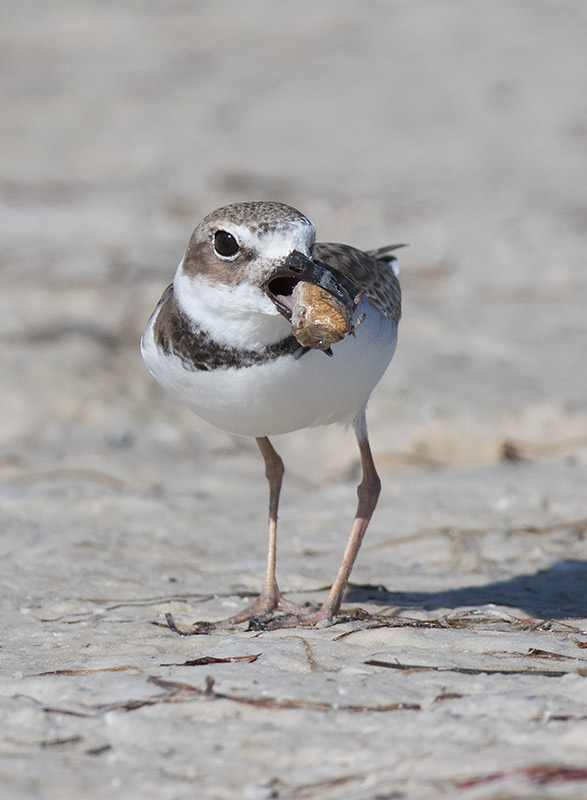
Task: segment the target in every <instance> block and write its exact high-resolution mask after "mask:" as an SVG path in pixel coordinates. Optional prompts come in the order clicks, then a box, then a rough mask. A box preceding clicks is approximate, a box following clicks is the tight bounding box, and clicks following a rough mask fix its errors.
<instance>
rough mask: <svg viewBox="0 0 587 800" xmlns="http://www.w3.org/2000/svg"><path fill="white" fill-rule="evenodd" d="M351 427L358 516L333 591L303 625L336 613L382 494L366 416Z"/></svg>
mask: <svg viewBox="0 0 587 800" xmlns="http://www.w3.org/2000/svg"><path fill="white" fill-rule="evenodd" d="M354 427H355V434H356V437H357V443H358V445H359V452H360V454H361V468H362V471H363V477H362V480H361V483H360V484H359V486H358V488H357V495H358V497H359V503H358V506H357V512H356V514H355V519H354V521H353V527H352V529H351V534H350V536H349V540H348V542H347V546H346V549H345V551H344V555H343V557H342V562H341V564H340V567H339V568H338V573H337V575H336V578H335V580H334V583H333V584H332V588H331V589H330V592H329V594H328V597H327V598H326V600H325V601H324V604H323V606H322V608H321V609H320V611H318V612H317V613H315V614H310V615H309V616H308V618H307V623H306V624H315V623H316V622H319V621H320V620H329V621H331V620H332V619H334V617H335V616H336V614H337V613H338V610H339V608H340V604H341V602H342V597H343V594H344V591H345V589H346V587H347V584H348V582H349V576H350V574H351V570H352V568H353V564H354V563H355V559H356V558H357V553H358V552H359V548H360V547H361V542H362V541H363V536H364V535H365V531H366V530H367V526H368V525H369V520H370V519H371V517H372V515H373V512H374V511H375V507H376V505H377V500H378V499H379V493H380V491H381V481H380V480H379V475H378V474H377V470H376V469H375V462H374V461H373V455H372V453H371V447H370V446H369V437H368V435H367V425H366V421H365V412H362V413H361V414H359V415H358V416H357V418H356V419H355V424H354Z"/></svg>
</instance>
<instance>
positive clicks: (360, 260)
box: [312, 242, 401, 322]
mask: <svg viewBox="0 0 587 800" xmlns="http://www.w3.org/2000/svg"><path fill="white" fill-rule="evenodd" d="M396 246H397V245H390V246H389V247H381V248H379V249H378V250H373V251H370V252H369V253H364V252H363V251H362V250H357V248H356V247H351V246H350V245H346V244H336V243H334V242H317V243H316V244H315V245H314V247H313V248H312V258H315V259H316V260H317V261H322V262H324V263H325V264H327V265H329V266H331V267H333V268H334V269H337V270H338V271H339V272H341V273H342V274H343V275H344V276H345V277H346V278H348V279H349V280H350V281H351V282H352V283H353V284H354V285H355V286H356V287H357V288H358V289H360V291H361V292H362V294H363V296H364V297H365V298H366V299H367V300H370V301H371V302H372V303H373V305H374V306H375V307H376V308H377V309H379V311H382V312H383V313H384V314H386V315H387V316H389V317H391V318H392V319H394V320H395V321H396V322H399V319H400V316H401V290H400V285H399V280H398V278H397V274H396V270H394V262H395V263H397V262H396V259H395V258H394V257H393V256H391V255H390V252H391V251H392V250H393V249H394V247H396Z"/></svg>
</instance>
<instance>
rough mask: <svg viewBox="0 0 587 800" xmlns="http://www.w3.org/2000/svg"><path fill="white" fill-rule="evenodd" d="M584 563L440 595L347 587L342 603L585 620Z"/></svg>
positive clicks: (586, 571) (565, 564) (586, 577)
mask: <svg viewBox="0 0 587 800" xmlns="http://www.w3.org/2000/svg"><path fill="white" fill-rule="evenodd" d="M586 589H587V561H559V562H557V563H555V564H553V565H552V566H550V567H549V568H548V569H545V570H541V571H540V572H537V573H535V574H534V575H518V576H516V577H515V578H510V579H509V580H506V581H496V582H495V583H488V584H485V585H484V586H466V587H463V588H461V589H449V590H448V591H442V592H391V591H389V589H387V588H386V587H385V586H372V585H370V584H364V585H358V584H351V585H350V586H349V588H348V590H347V593H346V596H345V602H346V603H375V604H377V605H382V606H399V607H413V606H419V607H423V608H425V609H433V608H457V607H461V606H482V605H487V604H489V603H494V604H497V605H504V606H511V607H512V608H519V609H523V610H524V611H526V612H527V613H528V614H531V615H532V616H533V617H537V618H540V619H557V618H559V619H560V618H563V619H568V618H584V617H587V591H586Z"/></svg>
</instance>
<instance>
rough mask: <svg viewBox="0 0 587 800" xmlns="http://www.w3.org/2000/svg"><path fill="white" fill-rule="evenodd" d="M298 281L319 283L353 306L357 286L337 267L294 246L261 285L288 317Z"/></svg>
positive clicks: (337, 297) (288, 317)
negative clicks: (312, 257) (315, 258)
mask: <svg viewBox="0 0 587 800" xmlns="http://www.w3.org/2000/svg"><path fill="white" fill-rule="evenodd" d="M300 281H304V282H305V283H313V284H315V285H316V286H320V287H322V288H323V289H324V290H325V291H327V292H329V294H331V295H332V296H333V297H335V298H336V299H337V300H339V301H340V302H341V303H343V304H344V305H345V306H346V307H348V308H349V309H351V311H352V310H353V309H354V307H355V298H356V296H357V290H356V289H355V287H354V286H353V285H352V284H351V283H350V281H348V280H347V279H346V278H344V276H343V275H341V273H340V272H338V270H335V269H333V268H332V267H329V266H328V265H327V264H323V263H322V262H321V261H312V259H310V258H308V257H307V256H305V255H303V253H300V252H299V251H297V250H294V251H293V252H292V253H290V254H289V255H288V257H287V258H286V259H285V261H284V262H283V264H281V265H280V266H279V267H278V268H277V269H276V270H275V272H274V273H273V274H272V275H271V276H270V277H269V280H267V281H266V283H265V285H264V287H263V288H264V290H265V292H266V293H267V295H268V297H269V298H270V299H271V300H272V301H273V303H275V305H276V307H277V309H278V311H279V312H280V313H281V314H283V316H284V317H285V318H286V319H288V320H291V316H292V311H293V290H294V288H295V286H296V284H298V283H300Z"/></svg>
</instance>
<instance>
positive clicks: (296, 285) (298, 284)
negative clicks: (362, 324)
mask: <svg viewBox="0 0 587 800" xmlns="http://www.w3.org/2000/svg"><path fill="white" fill-rule="evenodd" d="M264 289H265V292H266V293H267V295H268V296H269V298H270V299H271V300H272V301H273V302H274V303H275V305H276V307H277V309H278V311H279V312H280V313H281V314H283V316H284V317H285V318H286V319H287V320H289V321H290V322H291V325H292V333H293V335H294V336H295V337H296V339H297V340H298V342H299V343H300V344H301V345H302V346H303V347H306V348H313V349H317V350H323V351H324V352H325V353H326V354H327V355H332V350H331V349H330V345H332V344H334V343H335V342H339V341H340V340H341V339H344V337H345V336H347V335H348V334H349V333H354V330H355V327H356V325H354V324H353V313H354V311H355V309H356V308H357V305H358V303H359V301H360V295H359V294H358V293H357V291H356V289H355V288H354V286H353V285H352V284H351V283H350V281H348V280H347V279H346V278H345V277H344V276H343V275H342V274H341V273H340V272H338V271H337V270H334V269H332V268H331V267H328V266H327V265H326V264H323V263H322V262H321V261H312V260H311V259H310V258H308V257H307V256H304V255H303V254H302V253H300V252H298V251H297V250H294V251H293V252H292V253H290V254H289V256H288V257H287V258H286V260H285V261H284V262H283V264H282V265H281V266H280V267H278V269H277V270H276V271H275V272H274V273H273V275H271V277H270V278H269V280H268V281H267V282H266V284H265V287H264Z"/></svg>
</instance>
